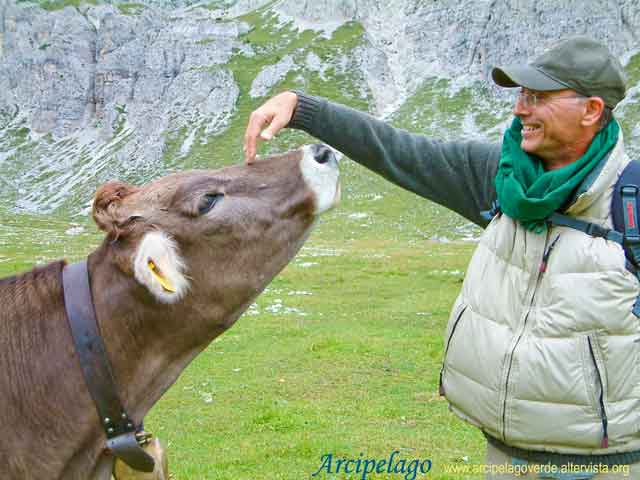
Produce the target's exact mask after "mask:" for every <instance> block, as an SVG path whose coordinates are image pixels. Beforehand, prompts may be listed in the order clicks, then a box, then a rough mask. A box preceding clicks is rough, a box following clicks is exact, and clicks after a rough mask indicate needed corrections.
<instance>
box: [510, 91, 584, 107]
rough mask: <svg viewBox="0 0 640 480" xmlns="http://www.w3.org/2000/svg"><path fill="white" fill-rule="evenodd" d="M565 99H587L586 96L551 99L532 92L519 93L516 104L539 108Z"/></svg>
mask: <svg viewBox="0 0 640 480" xmlns="http://www.w3.org/2000/svg"><path fill="white" fill-rule="evenodd" d="M563 98H587V97H585V96H584V95H564V96H562V97H550V96H546V95H541V94H539V93H530V92H522V91H520V92H518V94H517V95H516V102H520V103H521V104H522V106H523V107H525V108H530V107H537V106H538V105H544V104H545V103H549V102H552V101H554V100H561V99H563Z"/></svg>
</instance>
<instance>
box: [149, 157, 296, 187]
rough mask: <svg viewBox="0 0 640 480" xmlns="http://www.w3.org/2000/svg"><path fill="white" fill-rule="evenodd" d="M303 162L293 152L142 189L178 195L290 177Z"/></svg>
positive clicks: (173, 178)
mask: <svg viewBox="0 0 640 480" xmlns="http://www.w3.org/2000/svg"><path fill="white" fill-rule="evenodd" d="M301 158H302V150H301V149H299V150H294V151H293V152H287V153H284V154H279V155H272V156H269V157H268V158H265V159H262V160H258V161H257V162H255V163H253V164H252V165H250V166H247V165H245V164H239V165H230V166H226V167H222V168H219V169H206V170H204V169H203V170H189V171H186V172H177V173H173V174H170V175H167V176H164V177H162V178H159V179H158V180H155V181H153V182H150V183H148V184H146V185H144V186H143V187H142V189H143V190H145V191H146V192H149V191H154V190H165V191H174V192H175V191H176V190H179V189H183V188H193V189H198V188H199V187H202V188H210V186H215V185H225V184H228V183H230V182H231V181H234V180H241V181H243V182H250V181H251V179H252V178H253V177H263V176H265V175H274V176H278V175H283V174H290V173H292V172H291V165H290V164H291V162H297V161H299V160H300V159H301Z"/></svg>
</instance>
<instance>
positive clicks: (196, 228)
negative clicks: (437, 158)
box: [0, 145, 340, 480]
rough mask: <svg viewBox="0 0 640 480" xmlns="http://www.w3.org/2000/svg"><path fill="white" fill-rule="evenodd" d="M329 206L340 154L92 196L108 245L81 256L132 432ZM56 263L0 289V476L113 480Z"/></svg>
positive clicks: (325, 151)
mask: <svg viewBox="0 0 640 480" xmlns="http://www.w3.org/2000/svg"><path fill="white" fill-rule="evenodd" d="M339 196H340V188H339V183H338V170H337V161H336V157H335V155H334V154H333V152H332V150H330V149H329V148H328V147H326V146H324V145H307V146H304V147H302V148H300V149H298V150H294V151H291V152H287V153H284V154H279V155H273V156H271V157H268V158H264V159H262V160H261V161H258V162H256V163H254V164H252V165H233V166H229V167H226V168H222V169H219V170H194V171H186V172H179V173H174V174H171V175H168V176H165V177H162V178H159V179H157V180H155V181H153V182H150V183H148V184H145V185H143V186H133V185H130V184H127V183H124V182H118V181H112V182H109V183H106V184H104V185H103V186H101V187H100V188H99V189H98V191H97V192H96V195H95V198H94V202H93V212H92V214H93V219H94V220H95V222H96V224H97V225H98V227H99V228H100V229H101V230H103V231H104V232H105V238H104V241H103V242H102V243H101V245H100V246H99V247H98V248H97V249H96V250H95V251H93V252H92V253H91V254H90V255H89V256H88V258H87V265H88V271H89V276H90V279H91V282H90V288H91V293H92V296H93V303H94V307H95V313H96V317H97V323H98V325H99V329H100V332H101V335H102V338H103V340H104V344H105V347H106V352H107V356H108V359H109V361H110V363H111V368H112V370H113V376H114V378H115V380H116V385H117V393H118V395H119V397H120V399H121V400H122V403H123V405H124V407H125V408H126V410H127V412H128V413H129V416H130V418H131V419H132V420H133V421H135V423H136V424H139V423H140V422H141V421H142V419H143V417H144V416H145V414H146V413H147V412H148V411H149V409H150V408H151V407H152V406H153V405H154V404H155V403H156V402H157V401H158V399H159V398H160V397H161V396H162V394H163V393H164V392H165V391H166V390H167V389H168V388H169V387H170V386H171V385H172V384H173V383H174V382H175V381H176V379H177V378H178V376H179V375H180V373H181V372H182V371H183V370H184V369H185V367H186V366H187V365H188V364H189V363H190V362H191V361H192V360H193V359H194V358H195V357H196V356H197V355H198V354H199V353H200V352H201V351H202V350H203V349H204V348H206V347H207V345H209V343H210V342H211V341H212V340H213V339H214V338H216V337H217V336H218V335H220V334H221V333H223V332H224V331H225V330H227V329H228V328H230V327H231V326H232V325H233V324H234V322H235V321H236V320H237V319H238V317H240V315H241V314H242V313H243V312H244V311H245V310H246V309H247V308H248V307H249V306H250V305H251V304H252V302H253V301H254V299H255V298H256V297H257V295H258V294H260V292H262V291H263V289H264V288H265V287H266V286H267V284H268V283H269V282H270V281H271V280H272V279H273V278H274V277H275V276H276V275H277V274H278V273H279V272H280V271H281V270H282V269H283V268H284V267H285V266H286V265H287V263H288V262H289V261H290V260H291V259H292V258H293V256H294V255H295V254H296V252H297V251H298V250H299V249H300V247H301V246H302V244H303V242H304V241H305V240H306V238H307V237H308V235H309V233H310V231H311V229H312V226H313V225H314V223H315V222H316V220H317V218H318V216H319V215H320V214H321V213H323V212H325V211H326V210H328V209H330V208H331V207H333V206H334V205H335V204H336V203H337V202H338V200H339ZM64 267H65V261H57V262H54V263H51V264H49V265H46V266H42V267H37V268H35V269H34V270H32V271H30V272H27V273H24V274H21V275H17V276H13V277H10V278H5V279H2V280H0V308H1V310H0V428H1V434H0V473H1V477H2V479H3V480H13V479H16V480H17V479H20V480H29V479H47V480H56V479H64V480H109V478H110V476H111V473H112V471H113V467H114V457H113V455H110V454H109V452H108V451H105V440H106V435H105V432H104V430H103V426H102V424H101V421H100V420H101V419H100V418H99V417H98V414H97V412H96V407H95V405H94V403H93V401H92V398H91V396H90V394H89V393H88V391H87V387H86V383H85V380H84V377H83V375H82V370H81V367H80V362H79V359H78V356H77V353H76V351H75V348H74V344H73V339H72V335H71V333H70V327H69V323H68V320H67V317H66V314H65V304H64V300H63V299H64V292H63V289H62V283H61V281H62V280H61V277H62V273H61V272H62V270H63V268H64Z"/></svg>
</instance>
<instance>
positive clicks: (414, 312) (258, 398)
mask: <svg viewBox="0 0 640 480" xmlns="http://www.w3.org/2000/svg"><path fill="white" fill-rule="evenodd" d="M310 246H311V247H313V248H316V249H317V248H322V249H327V250H335V249H338V250H339V251H340V252H341V253H340V255H339V256H333V257H331V256H326V257H317V258H316V259H315V261H317V262H318V265H317V266H314V267H309V268H303V267H302V266H301V260H305V261H306V260H308V259H307V258H304V257H303V259H299V260H297V261H295V262H294V263H292V264H291V265H290V266H289V267H288V268H287V269H286V270H285V271H284V272H283V274H282V275H281V276H280V277H278V279H277V280H276V281H275V282H273V283H272V285H271V286H270V288H269V292H268V293H266V294H265V295H263V296H261V297H260V298H259V300H258V302H257V303H258V310H259V311H260V312H261V313H260V314H258V315H251V316H245V317H244V318H243V319H241V320H240V322H239V324H238V325H237V326H236V327H234V328H233V330H231V331H230V332H228V333H227V334H225V335H223V336H221V337H220V338H219V339H218V340H216V341H215V342H214V343H213V344H211V345H210V347H209V348H208V349H207V350H206V351H205V352H204V353H203V354H201V355H200V356H199V357H198V358H197V360H196V361H195V362H194V363H193V364H192V365H191V366H190V367H189V369H188V370H187V372H186V373H185V374H184V375H183V376H182V377H181V379H180V380H179V381H178V382H177V383H176V385H175V386H174V387H173V388H172V389H171V390H170V391H169V392H168V393H167V394H166V395H165V397H164V398H163V399H162V401H161V402H160V403H159V404H158V405H157V406H156V407H155V408H154V410H153V412H152V414H151V415H150V416H149V417H148V418H147V420H146V422H147V425H148V427H149V428H150V429H152V430H155V432H156V433H157V434H158V435H159V436H160V438H162V439H163V440H164V441H165V443H167V444H169V445H171V447H170V455H171V462H172V466H173V469H172V470H173V472H174V474H175V477H176V478H177V479H238V478H242V479H244V478H246V479H262V478H264V479H267V478H283V479H285V478H286V479H300V478H309V477H310V475H311V474H312V473H313V472H315V471H316V470H317V469H318V468H319V467H320V464H321V462H320V457H321V456H322V455H324V454H327V453H333V454H334V455H336V456H346V457H349V458H358V456H359V455H360V453H363V454H364V456H365V457H378V458H384V457H387V456H388V455H389V454H390V453H391V452H392V451H394V450H400V451H401V453H402V456H403V458H430V459H432V460H433V462H434V471H433V472H432V474H431V477H432V478H446V477H444V476H442V475H441V473H442V472H440V475H439V474H438V473H437V472H438V470H439V469H440V468H441V467H442V465H443V464H444V463H452V462H457V461H460V460H461V459H462V458H463V457H469V459H470V461H474V462H481V461H482V458H483V441H482V438H481V435H480V434H479V433H478V432H476V431H475V430H473V429H472V428H470V427H468V426H466V425H464V424H463V423H462V422H460V421H458V420H457V419H455V418H454V417H453V416H452V415H451V414H450V413H449V412H448V409H447V405H446V402H445V401H444V400H443V399H442V398H441V397H439V396H438V393H437V390H438V372H439V368H440V361H441V354H442V333H443V331H444V326H445V323H446V318H447V314H448V310H449V307H450V305H451V303H452V302H453V299H454V296H455V294H456V292H457V290H458V289H459V287H460V281H461V278H462V277H461V275H459V274H458V275H456V274H451V273H442V270H443V269H444V270H449V272H450V271H453V270H459V271H463V270H464V268H465V264H466V262H467V259H468V256H469V253H470V246H469V245H460V244H452V245H447V246H446V247H445V246H442V245H439V244H434V243H429V242H425V243H424V244H423V245H421V246H420V247H406V246H405V245H403V244H402V243H401V242H394V241H379V240H374V239H370V238H368V239H360V240H356V241H347V242H331V241H327V240H326V239H323V238H322V235H319V236H316V237H314V239H313V240H312V241H311V243H310ZM304 253H305V252H304V251H303V254H304ZM381 254H382V255H384V257H379V255H381ZM300 290H303V291H305V292H308V293H310V295H290V294H289V293H290V292H294V291H300ZM345 293H347V294H345ZM278 300H281V301H282V302H283V305H284V306H285V307H289V308H296V309H299V310H300V311H301V312H304V313H305V314H306V315H305V316H300V315H296V314H285V315H282V314H280V315H279V314H272V313H269V312H267V311H266V308H267V307H268V306H269V305H273V304H277V303H278ZM208 399H211V400H212V401H210V402H208V401H207V400H208ZM393 477H394V476H388V477H387V476H377V477H375V478H393ZM317 478H318V477H317ZM319 478H330V477H322V476H321V477H319ZM340 478H356V476H355V475H354V476H340Z"/></svg>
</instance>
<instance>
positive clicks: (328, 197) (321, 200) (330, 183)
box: [300, 145, 340, 215]
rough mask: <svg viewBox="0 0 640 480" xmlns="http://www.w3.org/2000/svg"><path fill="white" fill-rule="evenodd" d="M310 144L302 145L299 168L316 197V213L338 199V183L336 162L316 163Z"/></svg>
mask: <svg viewBox="0 0 640 480" xmlns="http://www.w3.org/2000/svg"><path fill="white" fill-rule="evenodd" d="M311 147H312V146H311V145H305V146H304V147H302V150H303V152H304V153H303V157H302V161H301V162H300V169H301V170H302V176H303V177H304V179H305V181H306V182H307V185H309V188H311V190H312V191H313V193H314V194H315V197H316V212H315V213H316V215H320V214H321V213H323V212H326V211H327V210H329V209H330V208H332V207H334V206H335V205H337V203H338V201H339V200H340V188H339V184H338V164H337V162H336V161H333V160H332V161H329V162H327V163H318V162H317V161H316V159H315V158H314V156H313V149H312V148H311Z"/></svg>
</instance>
